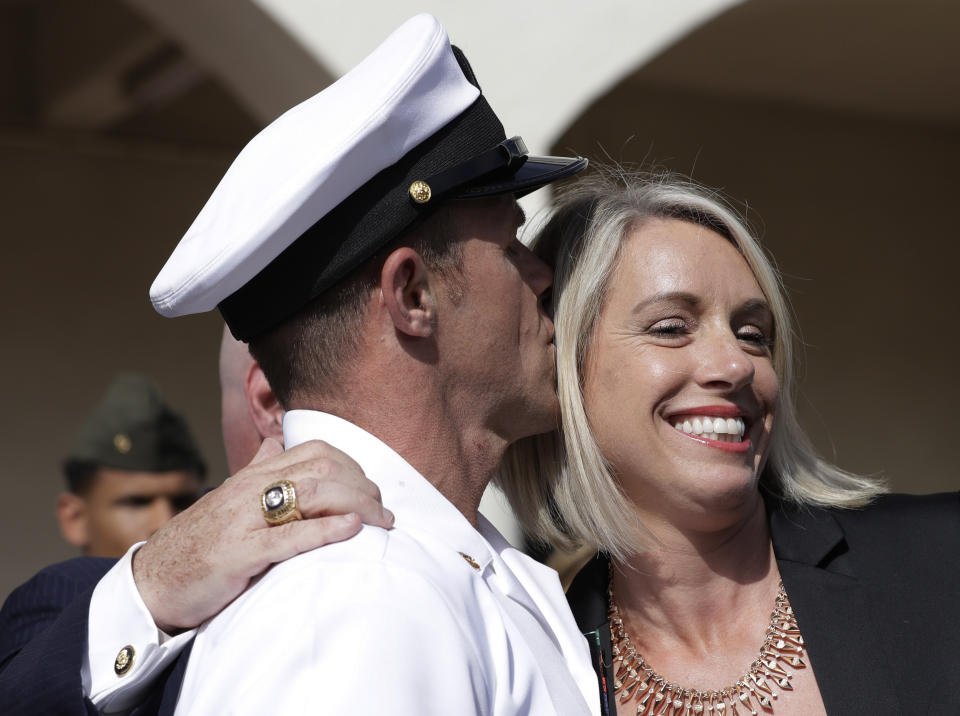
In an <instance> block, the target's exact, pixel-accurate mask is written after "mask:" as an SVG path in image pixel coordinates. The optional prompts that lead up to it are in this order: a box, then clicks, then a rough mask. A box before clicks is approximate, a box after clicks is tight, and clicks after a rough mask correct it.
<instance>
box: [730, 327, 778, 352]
mask: <svg viewBox="0 0 960 716" xmlns="http://www.w3.org/2000/svg"><path fill="white" fill-rule="evenodd" d="M737 340H740V341H744V342H746V343H752V344H753V345H755V346H761V347H763V348H772V347H773V340H772V339H770V338H768V337H767V334H766V333H764V332H763V331H761V330H758V329H756V328H741V329H740V330H739V331H737Z"/></svg>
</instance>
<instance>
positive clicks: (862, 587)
mask: <svg viewBox="0 0 960 716" xmlns="http://www.w3.org/2000/svg"><path fill="white" fill-rule="evenodd" d="M767 513H768V518H769V524H770V534H771V537H772V539H773V549H774V553H775V554H776V558H777V565H778V567H779V569H780V575H781V577H782V578H783V583H784V586H785V587H786V590H787V594H788V595H789V596H790V603H791V605H792V606H793V609H794V612H795V614H796V617H797V621H798V623H799V625H800V630H801V631H802V632H803V637H804V640H805V641H806V646H807V652H808V656H809V661H810V663H811V665H812V667H813V669H814V672H815V674H816V677H817V684H818V686H819V687H820V693H821V695H822V696H823V702H824V704H825V706H826V708H827V713H829V714H837V715H842V716H846V715H848V714H864V715H867V714H869V716H883V715H886V714H889V715H890V716H912V715H913V714H931V715H932V714H936V715H938V716H939V715H941V714H943V715H949V716H957V715H958V714H960V558H958V555H957V552H958V549H960V493H944V494H939V495H922V496H917V495H885V496H883V497H880V498H879V499H877V500H876V501H875V502H874V503H873V504H872V505H870V506H869V507H867V508H865V509H862V510H837V509H802V510H801V509H797V508H793V507H788V506H786V505H785V504H783V503H779V502H775V501H773V500H769V501H768V502H767ZM607 581H608V572H607V561H606V559H605V558H603V557H600V556H598V557H597V558H596V559H594V560H592V561H591V562H590V563H589V564H588V565H587V566H586V567H584V568H583V570H581V572H580V574H578V575H577V578H576V579H575V580H574V582H573V584H572V585H571V586H570V590H569V591H568V593H567V597H568V599H569V600H570V606H571V608H572V609H573V613H574V617H576V619H577V623H578V624H579V625H580V627H581V630H582V631H583V632H584V634H585V636H586V637H587V641H588V642H589V644H590V648H591V653H592V656H593V659H594V667H595V668H597V669H598V678H599V683H600V692H601V700H602V705H603V708H602V709H601V713H603V714H605V716H606V715H607V714H609V715H610V716H613V714H615V713H616V708H615V705H614V701H613V687H612V685H613V674H612V670H611V668H610V667H611V658H610V628H609V622H608V621H607V596H606V594H607Z"/></svg>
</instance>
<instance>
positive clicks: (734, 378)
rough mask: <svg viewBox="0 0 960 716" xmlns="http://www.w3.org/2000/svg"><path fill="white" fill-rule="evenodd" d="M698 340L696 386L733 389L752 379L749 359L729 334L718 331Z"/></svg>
mask: <svg viewBox="0 0 960 716" xmlns="http://www.w3.org/2000/svg"><path fill="white" fill-rule="evenodd" d="M701 341H702V342H701V344H700V345H699V346H698V348H699V349H700V351H701V355H700V359H699V362H698V367H697V375H696V379H697V382H698V383H699V384H700V385H702V386H704V387H710V388H718V389H721V390H725V391H735V390H737V389H739V388H742V387H743V386H745V385H750V384H751V383H752V382H753V376H754V372H755V368H754V364H753V360H752V358H751V356H750V354H749V353H747V352H746V351H744V350H743V347H742V346H741V345H740V342H739V341H738V340H737V337H736V336H735V335H734V334H733V333H731V332H729V331H726V330H725V331H722V332H721V331H718V332H717V333H716V334H713V335H710V336H708V337H704V338H703V339H701Z"/></svg>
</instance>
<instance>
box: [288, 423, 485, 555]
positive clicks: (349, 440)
mask: <svg viewBox="0 0 960 716" xmlns="http://www.w3.org/2000/svg"><path fill="white" fill-rule="evenodd" d="M283 440H284V445H285V446H286V448H287V449H288V450H289V449H290V448H292V447H295V446H297V445H299V444H301V443H304V442H307V441H308V440H323V441H324V442H327V443H329V444H330V445H333V446H334V447H335V448H338V449H340V450H342V451H343V452H345V453H347V454H348V455H349V456H350V457H351V458H353V459H354V460H356V462H357V463H358V464H359V465H360V467H361V469H362V470H363V472H364V474H365V475H366V476H367V478H368V479H370V480H371V481H372V482H374V483H375V484H376V485H377V487H379V488H380V495H381V497H382V499H383V504H384V506H385V507H388V508H390V510H391V511H392V512H393V513H394V515H395V516H396V522H395V524H394V526H395V527H398V528H401V529H402V530H404V531H405V532H408V533H410V534H413V535H415V536H416V535H427V536H429V539H430V540H431V541H433V542H438V543H441V544H443V543H445V544H448V545H449V546H450V548H451V549H452V550H455V551H457V552H459V553H460V554H461V555H465V556H464V559H465V560H466V561H467V562H468V563H471V560H472V562H473V563H475V568H477V569H478V570H479V571H480V572H482V571H483V570H484V569H486V568H487V566H489V565H490V563H491V561H492V559H493V556H492V555H491V551H490V546H489V544H488V543H487V540H486V539H484V537H483V536H482V535H481V534H480V532H478V531H477V530H475V529H474V528H473V526H472V525H471V524H470V523H469V522H468V521H467V518H466V517H464V516H463V514H462V513H461V512H460V511H459V510H458V509H457V508H456V507H454V506H453V503H451V502H450V501H449V500H448V499H447V498H446V497H444V496H443V494H441V492H440V491H439V490H437V488H436V487H434V486H433V485H432V484H431V483H430V482H429V481H428V480H427V479H426V478H425V477H424V476H423V475H421V474H420V473H419V472H417V471H416V470H415V469H414V468H413V467H412V466H411V465H410V463H408V462H407V461H406V460H404V459H403V458H402V457H401V456H400V455H399V454H397V453H396V452H394V450H393V449H392V448H390V447H389V446H388V445H387V444H386V443H384V442H382V441H381V440H380V439H378V438H377V437H375V436H373V435H371V434H370V433H368V432H367V431H366V430H364V429H363V428H360V427H357V426H356V425H354V424H353V423H350V422H347V421H346V420H343V419H342V418H338V417H337V416H335V415H330V414H329V413H322V412H319V411H315V410H289V411H287V412H286V413H285V414H284V417H283ZM484 529H489V530H492V531H493V532H494V533H496V530H495V529H494V528H493V527H492V526H489V525H488V526H487V527H485V528H484ZM497 536H499V533H497ZM467 557H469V559H467ZM471 566H474V564H471Z"/></svg>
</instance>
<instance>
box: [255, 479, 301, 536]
mask: <svg viewBox="0 0 960 716" xmlns="http://www.w3.org/2000/svg"><path fill="white" fill-rule="evenodd" d="M260 509H261V510H262V511H263V519H265V520H266V521H267V524H270V525H282V524H284V523H286V522H293V521H294V520H302V519H303V515H301V514H300V509H299V508H298V507H297V491H296V490H295V489H294V487H293V483H292V482H290V480H278V481H277V482H272V483H270V484H269V485H267V486H266V487H264V488H263V490H262V491H261V492H260Z"/></svg>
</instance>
